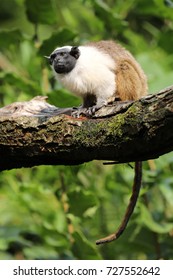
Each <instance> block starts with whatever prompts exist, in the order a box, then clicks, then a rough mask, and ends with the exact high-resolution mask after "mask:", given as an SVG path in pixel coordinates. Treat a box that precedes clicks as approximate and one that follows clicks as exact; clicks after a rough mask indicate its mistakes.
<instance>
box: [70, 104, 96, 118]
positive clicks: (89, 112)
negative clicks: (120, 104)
mask: <svg viewBox="0 0 173 280" xmlns="http://www.w3.org/2000/svg"><path fill="white" fill-rule="evenodd" d="M100 108H101V107H98V106H97V105H94V106H92V107H88V108H85V107H82V106H80V107H78V108H73V109H76V111H74V112H72V114H71V115H72V117H74V118H79V117H80V116H81V115H82V116H85V117H93V116H94V114H95V112H96V111H98V110H99V109H100Z"/></svg>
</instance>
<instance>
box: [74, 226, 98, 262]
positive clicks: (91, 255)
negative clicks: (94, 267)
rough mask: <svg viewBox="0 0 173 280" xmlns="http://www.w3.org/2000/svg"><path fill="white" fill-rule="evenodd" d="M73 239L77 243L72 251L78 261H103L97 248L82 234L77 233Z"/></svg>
mask: <svg viewBox="0 0 173 280" xmlns="http://www.w3.org/2000/svg"><path fill="white" fill-rule="evenodd" d="M73 238H74V240H75V242H74V244H73V246H72V251H73V253H74V255H75V256H76V257H77V258H78V259H80V260H101V256H100V255H99V253H98V250H97V248H96V247H95V246H94V245H93V244H92V243H90V242H89V241H88V240H87V239H86V237H85V236H84V235H83V234H82V232H75V233H74V234H73Z"/></svg>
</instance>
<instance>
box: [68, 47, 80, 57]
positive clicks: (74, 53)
mask: <svg viewBox="0 0 173 280" xmlns="http://www.w3.org/2000/svg"><path fill="white" fill-rule="evenodd" d="M70 54H71V55H72V56H74V57H75V58H76V59H78V58H79V56H80V51H79V48H78V47H76V46H75V47H72V48H71V51H70Z"/></svg>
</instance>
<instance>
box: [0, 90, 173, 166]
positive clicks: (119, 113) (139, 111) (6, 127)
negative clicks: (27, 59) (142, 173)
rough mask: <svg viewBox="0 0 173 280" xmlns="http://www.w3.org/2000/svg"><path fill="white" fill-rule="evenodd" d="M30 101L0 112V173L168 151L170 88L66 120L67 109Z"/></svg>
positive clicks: (172, 116)
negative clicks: (89, 116) (0, 171)
mask: <svg viewBox="0 0 173 280" xmlns="http://www.w3.org/2000/svg"><path fill="white" fill-rule="evenodd" d="M34 100H35V103H34ZM34 100H32V101H31V104H30V103H27V102H26V103H25V104H24V103H20V104H18V103H15V104H11V105H9V106H7V107H4V108H2V109H1V110H0V156H1V166H0V170H5V169H12V168H20V167H31V166H35V165H59V164H63V165H74V164H81V163H84V162H88V161H92V160H95V159H96V160H107V161H109V160H110V161H115V162H117V163H124V162H132V161H143V160H147V159H151V158H157V157H159V156H160V155H163V154H165V153H167V152H170V151H172V150H173V129H172V124H173V87H170V88H167V89H165V90H163V91H162V92H160V93H158V94H156V95H151V96H148V97H145V98H143V99H141V100H139V101H135V102H127V103H126V104H124V103H122V104H120V103H119V104H118V105H117V104H114V105H112V106H108V107H104V108H102V109H100V110H99V111H98V112H97V113H96V114H95V116H94V118H87V117H81V118H79V119H76V118H73V117H71V116H70V114H71V112H72V108H65V109H60V108H56V107H54V106H51V105H49V104H48V103H46V102H45V101H43V100H41V99H40V100H39V102H42V103H43V104H42V103H39V106H40V104H41V107H39V106H37V105H38V104H37V102H38V99H37V98H35V99H34ZM26 104H27V110H28V106H30V105H31V106H30V109H29V113H28V111H27V113H26ZM28 104H29V105H28ZM33 104H34V105H33ZM21 105H22V106H23V107H22V108H23V109H21ZM118 106H119V107H118ZM14 107H15V109H14ZM19 107H20V109H21V110H19ZM37 107H39V108H41V109H38V110H36V109H35V108H37ZM117 108H118V109H117ZM16 112H17V113H16Z"/></svg>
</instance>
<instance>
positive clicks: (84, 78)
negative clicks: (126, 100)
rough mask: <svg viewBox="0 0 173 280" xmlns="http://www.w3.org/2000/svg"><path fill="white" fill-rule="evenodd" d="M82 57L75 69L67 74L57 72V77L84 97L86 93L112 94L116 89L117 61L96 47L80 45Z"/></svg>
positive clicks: (97, 94)
mask: <svg viewBox="0 0 173 280" xmlns="http://www.w3.org/2000/svg"><path fill="white" fill-rule="evenodd" d="M79 50H80V57H79V58H78V60H77V63H76V65H75V67H74V69H73V70H72V71H71V72H69V73H67V74H57V73H55V76H56V78H57V79H58V80H59V81H60V82H61V83H62V84H63V85H64V86H65V87H66V88H68V89H69V90H70V91H72V92H73V93H75V94H76V95H78V96H81V97H83V96H84V95H85V94H86V93H90V94H94V95H96V97H100V95H102V94H106V92H107V97H109V96H112V95H113V94H114V93H115V89H116V82H115V80H116V77H115V68H116V64H115V61H114V60H113V59H112V58H111V57H110V56H109V55H107V54H104V53H102V52H101V51H99V50H98V49H96V48H95V47H91V46H82V47H79Z"/></svg>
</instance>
